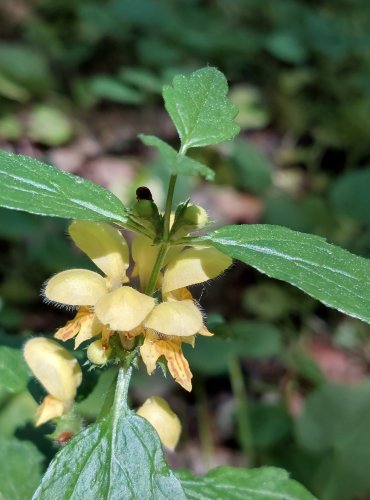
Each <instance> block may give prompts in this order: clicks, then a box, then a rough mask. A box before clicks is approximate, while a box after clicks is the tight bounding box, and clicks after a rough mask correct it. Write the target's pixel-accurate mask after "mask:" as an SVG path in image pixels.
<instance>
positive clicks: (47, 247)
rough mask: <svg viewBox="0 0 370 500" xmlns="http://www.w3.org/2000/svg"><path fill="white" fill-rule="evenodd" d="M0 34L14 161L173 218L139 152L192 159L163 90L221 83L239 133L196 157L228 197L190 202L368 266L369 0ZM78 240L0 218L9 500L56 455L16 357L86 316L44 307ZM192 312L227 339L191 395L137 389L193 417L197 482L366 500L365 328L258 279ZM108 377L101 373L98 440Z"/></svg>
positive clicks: (214, 291)
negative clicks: (283, 478) (207, 73)
mask: <svg viewBox="0 0 370 500" xmlns="http://www.w3.org/2000/svg"><path fill="white" fill-rule="evenodd" d="M0 19H1V23H0V147H1V148H3V149H7V150H9V151H13V152H18V153H22V154H28V155H31V156H35V157H37V158H39V159H42V160H44V161H46V162H49V163H52V164H53V165H55V166H57V167H59V168H62V169H65V170H67V171H69V172H72V173H76V174H78V175H81V176H83V177H86V178H89V179H92V180H93V181H95V182H98V183H100V184H102V185H104V186H105V187H107V188H109V189H111V190H112V191H113V192H114V193H115V194H116V195H118V196H119V197H120V198H121V199H122V200H123V201H124V202H125V203H128V204H130V203H132V202H133V200H134V193H135V189H136V187H137V186H139V185H143V184H145V185H148V186H149V187H150V188H151V190H152V192H153V195H154V198H155V200H156V201H157V202H158V204H159V205H161V204H162V203H163V197H164V194H165V190H166V185H167V181H168V175H167V173H166V171H165V170H164V169H163V167H162V166H161V165H160V164H159V163H158V160H157V159H156V158H155V157H153V156H151V152H150V151H148V150H147V149H146V148H145V147H144V146H143V145H142V143H141V142H140V141H139V140H138V139H137V134H138V133H140V132H145V133H155V134H157V135H159V136H160V137H162V138H163V139H165V140H167V141H168V142H170V143H171V144H173V145H174V146H176V134H175V130H174V128H173V126H172V125H171V123H170V121H169V119H168V117H167V116H166V114H165V112H164V109H163V103H162V99H161V88H162V85H163V84H165V83H170V82H171V79H172V77H173V76H174V75H175V74H178V73H183V74H188V73H190V72H191V71H193V70H194V69H198V68H200V67H203V66H206V65H215V66H217V67H218V68H219V69H220V70H221V71H223V72H224V73H225V74H226V76H227V78H228V80H229V82H230V97H231V98H232V100H233V101H234V102H235V103H236V104H237V105H238V107H239V109H240V112H239V115H238V118H237V121H238V122H239V124H240V125H241V128H242V132H241V134H240V136H239V137H238V139H236V140H235V141H234V142H233V143H229V144H224V145H222V146H218V147H212V148H207V149H205V150H201V151H195V153H194V155H195V157H197V158H201V159H202V161H204V162H205V163H208V164H209V165H210V166H212V168H214V169H215V170H216V181H215V183H214V184H213V185H207V184H206V183H204V182H203V181H201V180H198V179H190V178H185V179H184V180H182V182H181V183H179V186H178V188H177V192H176V197H177V200H181V199H183V198H184V197H187V196H190V198H191V200H192V201H193V202H195V203H199V204H201V205H203V206H204V207H205V208H206V209H207V211H208V213H209V215H210V217H211V218H212V219H213V220H215V221H216V223H217V224H218V225H223V224H231V223H268V224H279V225H283V226H287V227H290V228H292V229H295V230H298V231H303V232H310V233H315V234H319V235H321V236H324V237H326V238H327V239H328V240H329V241H330V242H333V243H336V244H338V245H341V246H343V247H345V248H347V249H349V250H351V251H352V252H354V253H357V254H359V255H362V256H364V257H370V231H369V224H370V146H369V143H370V2H368V1H367V0H336V1H334V0H322V1H320V0H316V1H315V0H265V1H264V2H261V0H213V1H212V0H208V1H206V0H204V1H200V0H110V1H109V0H106V1H103V0H101V1H98V0H97V1H94V2H93V1H88V0H2V1H1V3H0ZM0 189H1V187H0ZM66 224H67V223H66V222H64V221H56V220H49V219H47V218H44V219H42V218H37V217H34V216H31V215H28V214H24V213H16V212H10V211H7V210H4V209H2V210H1V211H0V248H1V259H0V274H1V284H0V341H1V344H2V347H1V349H0V449H1V450H4V451H2V453H1V457H0V471H2V472H0V478H1V475H3V476H4V477H5V476H6V477H7V478H8V479H7V480H8V481H9V477H10V478H11V481H13V482H14V484H16V485H17V490H16V491H11V490H10V489H9V491H6V492H5V498H6V499H8V498H9V499H10V498H11V499H12V500H13V499H15V498H19V499H21V500H23V499H24V498H28V497H29V496H30V495H31V494H32V491H33V490H34V489H35V487H36V486H37V483H38V481H39V478H40V474H41V473H42V470H43V469H44V467H45V465H46V464H47V463H48V461H49V460H50V458H51V457H52V456H53V455H54V454H55V452H56V451H57V449H58V446H60V444H59V443H58V442H57V440H56V438H57V437H58V435H60V433H61V430H60V429H59V430H57V431H56V432H54V434H53V436H52V438H51V439H50V438H48V437H47V435H48V434H50V433H51V432H52V431H53V427H52V426H50V425H49V426H43V427H41V428H40V429H37V430H35V429H34V428H33V426H32V419H33V415H34V411H35V406H36V404H35V402H34V401H35V399H36V401H39V400H40V397H41V396H40V394H41V388H40V387H39V386H38V385H37V384H36V383H35V382H34V381H30V379H29V374H28V372H27V370H26V368H25V366H24V363H23V361H22V358H21V354H20V350H19V349H20V347H21V345H22V342H24V339H25V338H27V336H29V335H30V334H52V333H53V331H54V330H55V329H56V328H57V327H59V326H61V325H62V324H63V323H64V322H65V321H66V320H67V319H69V318H70V314H69V313H68V312H66V311H62V310H56V309H53V308H52V307H50V306H47V305H46V304H44V303H43V302H42V298H41V297H40V293H39V290H40V288H41V286H42V283H43V282H44V281H45V280H46V279H47V278H48V277H49V276H50V275H52V274H53V273H55V272H58V271H60V270H63V269H65V268H68V267H79V266H86V265H88V262H87V260H85V259H84V257H83V256H82V255H81V254H79V253H78V252H77V250H76V249H75V248H72V245H71V244H70V242H69V241H68V238H66V235H65V231H66ZM369 279H370V277H369ZM195 294H196V296H197V297H198V298H201V303H202V305H203V306H204V310H205V311H206V312H207V314H208V323H209V328H210V329H211V330H212V331H214V332H215V334H216V336H215V338H213V339H208V338H205V339H204V338H200V339H198V341H197V346H196V349H194V350H192V349H188V350H187V353H186V354H187V356H188V358H189V361H190V364H191V366H192V368H193V371H194V375H195V379H194V386H195V389H194V391H193V393H192V394H191V395H187V394H184V392H183V391H181V390H179V388H178V387H176V386H175V385H174V384H173V383H171V381H170V380H169V379H164V378H163V377H162V375H161V373H159V370H157V373H156V375H154V376H153V377H151V378H148V377H146V375H145V373H144V371H139V372H137V373H136V376H135V380H134V385H133V391H132V401H133V405H139V404H141V403H142V402H143V400H144V399H145V398H146V397H147V396H149V395H152V394H158V395H162V396H164V397H165V398H166V399H167V400H168V401H169V402H170V404H171V406H172V407H173V408H174V410H175V411H177V413H178V414H179V415H180V418H181V419H182V421H183V426H184V432H183V440H182V442H181V444H180V446H179V447H178V450H177V452H176V453H174V454H171V455H169V457H168V459H169V461H170V463H171V464H172V465H173V466H179V467H180V466H181V467H190V468H192V469H193V470H194V471H195V472H198V473H201V472H204V471H205V470H207V469H208V468H209V467H213V466H216V465H220V464H232V465H254V466H259V465H264V464H274V465H277V466H280V467H284V468H286V469H288V470H289V471H290V473H291V475H292V476H293V477H294V478H296V479H297V480H299V481H301V482H302V483H303V484H305V485H306V486H307V487H308V488H309V489H310V490H311V491H312V492H313V493H315V494H316V495H317V496H318V497H319V498H320V499H324V500H345V499H355V498H362V499H365V498H370V475H369V473H368V471H369V468H370V377H369V365H370V342H369V339H370V337H369V327H368V326H367V325H365V324H363V323H361V322H360V321H357V320H354V319H350V318H348V317H345V316H344V315H342V314H340V313H339V312H336V311H332V310H328V309H326V308H325V307H324V306H322V305H320V304H318V303H317V302H315V301H314V300H312V299H310V298H308V297H306V296H304V295H303V294H302V293H301V292H300V291H298V290H295V289H293V288H292V287H290V286H288V285H284V284H282V283H279V282H277V281H274V280H269V279H267V278H266V277H264V276H262V275H259V274H258V273H257V272H255V271H253V270H251V269H249V268H247V267H246V266H243V265H236V264H235V265H234V266H233V267H232V269H231V270H229V271H228V272H227V273H226V274H225V276H224V277H223V278H222V279H219V280H217V281H215V282H214V283H210V284H206V285H205V287H203V288H201V287H200V288H199V289H198V290H196V291H195ZM79 355H80V356H81V359H84V355H85V353H84V350H83V349H82V350H81V352H80V353H79ZM9 364H12V365H13V366H14V364H16V366H18V367H19V368H18V369H19V380H16V381H14V383H13V387H12V391H11V392H9V391H5V390H4V389H1V379H3V380H5V379H6V377H7V367H8V366H9ZM111 378H112V370H110V369H108V370H106V371H105V372H104V374H103V376H102V377H101V378H100V380H99V382H98V383H97V380H98V377H97V372H96V371H95V372H89V373H86V377H85V380H86V381H85V383H84V387H83V388H82V390H81V395H80V399H81V401H80V402H79V403H78V405H77V406H78V411H79V413H80V415H81V416H82V417H83V419H84V422H92V421H93V420H94V419H95V418H96V416H97V414H98V412H99V408H100V405H101V403H102V399H103V395H104V392H105V391H106V388H107V386H108V384H109V381H110V379H111ZM28 389H29V390H30V391H31V393H32V395H33V397H31V396H30V395H29V390H28ZM85 396H87V398H86V399H84V398H85ZM58 433H59V434H58ZM23 463H24V466H23V465H22V464H23ZM30 464H32V470H33V473H32V474H30V473H29V472H27V471H29V469H30V467H31V465H30ZM7 495H8V496H7Z"/></svg>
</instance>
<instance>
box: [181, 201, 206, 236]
mask: <svg viewBox="0 0 370 500" xmlns="http://www.w3.org/2000/svg"><path fill="white" fill-rule="evenodd" d="M183 218H184V219H183V220H184V223H185V224H189V225H192V226H194V227H196V229H202V228H203V227H204V226H205V225H206V224H207V222H208V215H207V212H206V211H205V210H204V208H203V207H200V206H198V205H188V206H187V207H186V209H185V211H184V215H183ZM194 230H195V229H193V231H194Z"/></svg>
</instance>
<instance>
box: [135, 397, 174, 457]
mask: <svg viewBox="0 0 370 500" xmlns="http://www.w3.org/2000/svg"><path fill="white" fill-rule="evenodd" d="M136 413H137V414H138V415H140V417H143V418H145V419H146V420H147V421H148V422H149V423H150V424H151V425H152V426H153V427H154V429H155V430H156V431H157V433H158V436H159V438H160V440H161V441H162V444H163V445H164V446H166V448H168V449H170V450H174V448H175V446H176V445H177V443H178V441H179V438H180V434H181V423H180V420H179V418H178V416H177V415H176V413H174V412H173V411H172V410H171V408H170V407H169V405H168V403H167V402H166V401H165V400H164V399H162V398H159V397H157V396H152V397H151V398H149V399H147V400H146V401H145V403H144V404H143V405H142V406H140V408H139V409H138V410H137V412H136Z"/></svg>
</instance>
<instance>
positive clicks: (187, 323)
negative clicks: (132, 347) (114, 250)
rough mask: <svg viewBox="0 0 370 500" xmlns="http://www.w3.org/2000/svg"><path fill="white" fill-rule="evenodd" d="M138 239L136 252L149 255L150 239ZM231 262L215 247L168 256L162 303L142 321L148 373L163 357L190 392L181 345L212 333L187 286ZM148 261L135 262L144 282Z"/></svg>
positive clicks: (138, 254)
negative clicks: (197, 336)
mask: <svg viewBox="0 0 370 500" xmlns="http://www.w3.org/2000/svg"><path fill="white" fill-rule="evenodd" d="M138 239H139V242H140V247H139V250H140V252H139V251H138V249H136V255H137V256H142V257H144V255H151V252H153V247H151V249H150V245H151V244H150V240H148V238H144V237H139V238H138ZM133 245H135V240H134V243H133ZM136 245H137V246H139V245H138V243H136ZM148 247H149V249H148ZM146 249H147V250H146ZM152 259H153V257H152ZM231 262H232V260H231V259H230V257H228V256H226V255H224V254H222V253H221V252H219V251H218V250H216V249H214V248H188V249H185V250H182V251H181V249H180V251H178V250H177V251H176V254H175V255H172V256H171V258H170V259H167V265H166V267H165V270H164V273H163V279H162V284H161V292H162V298H163V300H164V302H162V303H161V304H159V305H157V306H156V307H155V308H154V309H153V311H152V312H151V314H150V315H149V316H148V318H147V319H146V320H145V321H144V323H143V326H144V329H143V333H144V335H145V339H144V343H143V345H142V346H141V348H140V354H141V357H142V359H143V362H144V363H145V365H146V368H147V371H148V374H149V375H151V374H152V373H153V371H154V370H155V367H156V363H157V360H158V359H159V358H160V357H161V356H164V357H165V358H166V360H167V366H168V369H169V372H170V373H171V375H172V376H173V378H174V379H175V381H176V382H177V383H178V384H180V385H181V386H182V387H183V388H184V389H186V390H187V391H191V389H192V384H191V379H192V376H193V375H192V373H191V371H190V368H189V364H188V362H187V360H186V358H185V356H184V355H183V352H182V348H181V345H182V343H183V342H186V343H189V344H191V345H193V346H194V342H195V335H196V334H197V333H199V334H201V335H211V334H210V333H209V332H208V330H207V329H206V328H205V326H204V324H203V318H202V315H201V313H200V311H199V309H198V307H197V306H196V305H195V304H194V300H193V297H192V295H191V294H190V292H189V291H188V290H187V288H186V287H187V286H190V285H195V284H198V283H202V282H204V281H208V280H209V279H212V278H215V277H216V276H218V275H220V274H221V273H222V272H223V271H224V270H225V269H227V268H228V267H229V266H230V265H231ZM147 263H148V261H147V260H145V258H143V259H142V261H141V262H140V261H136V265H137V266H138V274H139V276H140V278H141V279H143V280H144V282H146V281H147V279H148V276H149V268H148V266H147ZM150 264H151V262H150Z"/></svg>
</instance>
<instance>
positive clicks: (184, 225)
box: [171, 204, 208, 240]
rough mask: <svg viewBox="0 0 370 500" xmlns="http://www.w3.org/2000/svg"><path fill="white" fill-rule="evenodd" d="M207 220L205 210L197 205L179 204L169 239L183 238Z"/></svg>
mask: <svg viewBox="0 0 370 500" xmlns="http://www.w3.org/2000/svg"><path fill="white" fill-rule="evenodd" d="M207 222H208V215H207V212H206V211H205V210H204V208H203V207H200V206H198V205H187V206H186V204H182V205H179V206H178V207H177V209H176V213H175V221H174V223H173V226H172V229H171V239H175V240H176V239H179V238H183V237H184V236H186V235H187V234H189V233H191V232H193V231H198V230H199V229H203V227H204V226H205V225H206V224H207Z"/></svg>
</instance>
